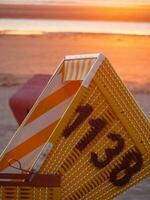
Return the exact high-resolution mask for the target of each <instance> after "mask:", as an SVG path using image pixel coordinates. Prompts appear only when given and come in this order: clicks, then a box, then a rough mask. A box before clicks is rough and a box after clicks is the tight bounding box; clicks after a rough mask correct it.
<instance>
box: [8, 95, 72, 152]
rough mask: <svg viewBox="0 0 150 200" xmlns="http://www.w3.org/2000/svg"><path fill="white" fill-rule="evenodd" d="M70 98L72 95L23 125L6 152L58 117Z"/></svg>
mask: <svg viewBox="0 0 150 200" xmlns="http://www.w3.org/2000/svg"><path fill="white" fill-rule="evenodd" d="M72 98H73V96H71V97H69V98H68V99H66V100H65V101H63V102H62V103H60V104H59V105H58V106H55V107H54V108H52V109H51V110H50V111H48V112H46V113H44V114H43V115H41V116H40V117H39V118H37V119H36V120H34V121H33V122H31V123H29V124H27V125H26V126H25V127H23V128H22V130H21V131H20V133H19V134H18V135H17V136H16V137H15V138H14V140H13V141H12V142H11V144H10V145H9V147H8V148H7V152H8V151H10V150H12V149H13V148H14V147H16V146H18V145H19V144H21V143H23V142H24V141H26V140H27V139H29V138H31V137H32V136H34V135H36V133H38V132H40V131H42V130H43V129H44V128H46V127H48V126H49V125H50V124H52V123H53V122H55V121H56V120H58V119H60V118H61V116H62V115H63V113H64V111H65V110H66V108H67V107H68V105H69V103H70V101H71V100H72Z"/></svg>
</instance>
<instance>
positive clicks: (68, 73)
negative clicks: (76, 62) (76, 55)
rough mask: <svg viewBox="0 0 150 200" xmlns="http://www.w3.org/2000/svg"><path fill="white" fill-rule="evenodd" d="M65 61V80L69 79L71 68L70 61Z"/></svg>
mask: <svg viewBox="0 0 150 200" xmlns="http://www.w3.org/2000/svg"><path fill="white" fill-rule="evenodd" d="M67 63H68V65H66V68H67V70H66V68H65V73H66V72H67V75H66V80H65V81H67V80H69V77H70V73H71V69H72V61H69V62H68V61H67Z"/></svg>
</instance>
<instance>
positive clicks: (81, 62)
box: [77, 60, 84, 80]
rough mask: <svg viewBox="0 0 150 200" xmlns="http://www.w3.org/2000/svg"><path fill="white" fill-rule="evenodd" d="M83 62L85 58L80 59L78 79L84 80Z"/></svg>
mask: <svg viewBox="0 0 150 200" xmlns="http://www.w3.org/2000/svg"><path fill="white" fill-rule="evenodd" d="M83 64H84V60H80V61H79V72H78V77H77V79H78V80H83V79H82V69H83Z"/></svg>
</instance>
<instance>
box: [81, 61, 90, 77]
mask: <svg viewBox="0 0 150 200" xmlns="http://www.w3.org/2000/svg"><path fill="white" fill-rule="evenodd" d="M88 65H89V60H85V62H84V65H83V67H84V70H83V73H82V79H83V80H84V78H85V75H86V71H87V68H88Z"/></svg>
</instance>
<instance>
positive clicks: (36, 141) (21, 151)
mask: <svg viewBox="0 0 150 200" xmlns="http://www.w3.org/2000/svg"><path fill="white" fill-rule="evenodd" d="M58 121H59V120H57V121H55V122H54V123H53V124H51V125H49V126H48V127H47V128H45V129H43V130H42V131H40V132H38V133H37V134H36V135H34V136H32V137H31V138H29V139H28V140H26V141H25V142H23V143H22V144H20V145H18V146H16V147H15V148H14V149H12V150H11V151H9V152H7V153H6V154H5V156H4V157H3V159H2V160H1V161H0V171H2V170H4V169H5V168H7V167H8V166H9V165H8V161H9V160H10V159H13V158H14V159H16V160H20V159H21V158H22V157H24V156H25V155H27V154H29V153H30V152H32V151H33V150H34V149H36V148H37V147H39V146H40V145H42V144H44V143H45V142H46V141H47V140H48V138H49V136H50V134H51V133H52V131H53V130H54V128H55V127H56V125H57V123H58Z"/></svg>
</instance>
